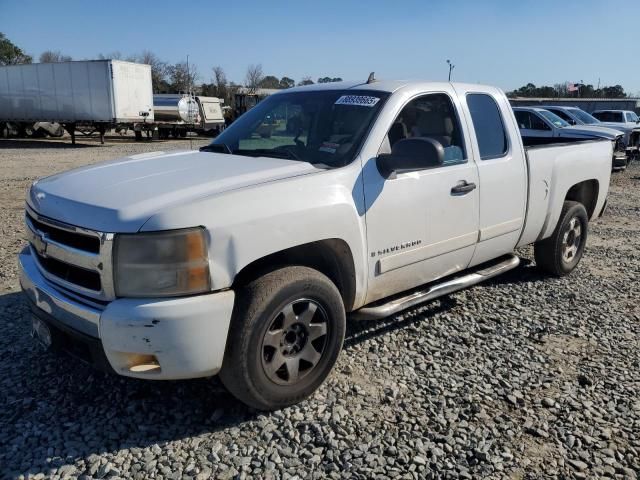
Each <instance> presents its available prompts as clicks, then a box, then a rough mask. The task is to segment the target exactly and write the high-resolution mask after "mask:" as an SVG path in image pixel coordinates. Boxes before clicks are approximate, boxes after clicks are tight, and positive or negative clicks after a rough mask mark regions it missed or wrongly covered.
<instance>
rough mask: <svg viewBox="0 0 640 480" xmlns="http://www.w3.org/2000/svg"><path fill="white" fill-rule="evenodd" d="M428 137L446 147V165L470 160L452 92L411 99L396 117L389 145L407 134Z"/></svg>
mask: <svg viewBox="0 0 640 480" xmlns="http://www.w3.org/2000/svg"><path fill="white" fill-rule="evenodd" d="M412 137H427V138H431V139H433V140H436V141H437V142H439V143H440V144H441V145H442V147H443V148H444V163H443V165H444V166H448V165H457V164H460V163H465V162H466V161H467V155H466V150H465V146H464V140H463V138H462V129H461V127H460V121H459V120H458V115H457V113H456V110H455V107H454V106H453V103H452V102H451V99H450V98H449V96H448V95H446V94H444V93H433V94H429V95H423V96H421V97H418V98H416V99H414V100H411V101H410V102H409V103H408V104H407V105H405V107H404V108H403V109H402V110H401V111H400V113H399V114H398V116H397V117H396V119H395V120H394V122H393V124H392V125H391V128H390V129H389V132H388V133H387V139H388V141H389V147H390V148H391V149H392V150H393V146H394V145H395V144H396V143H397V142H399V141H400V140H403V139H405V138H412Z"/></svg>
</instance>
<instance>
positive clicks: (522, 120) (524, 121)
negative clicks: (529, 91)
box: [514, 110, 531, 130]
mask: <svg viewBox="0 0 640 480" xmlns="http://www.w3.org/2000/svg"><path fill="white" fill-rule="evenodd" d="M514 114H515V116H516V121H517V122H518V128H519V129H520V130H529V129H530V128H531V115H529V112H523V111H522V110H516V111H515V112H514Z"/></svg>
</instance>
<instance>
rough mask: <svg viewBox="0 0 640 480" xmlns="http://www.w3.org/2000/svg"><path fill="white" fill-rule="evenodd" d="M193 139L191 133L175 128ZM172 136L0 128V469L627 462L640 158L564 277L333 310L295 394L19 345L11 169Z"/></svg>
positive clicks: (529, 275)
mask: <svg viewBox="0 0 640 480" xmlns="http://www.w3.org/2000/svg"><path fill="white" fill-rule="evenodd" d="M202 143H204V141H194V147H195V146H197V145H200V144H202ZM188 145H189V142H188V141H171V142H164V143H161V142H157V143H151V144H149V143H138V144H136V143H133V142H132V143H128V142H127V141H124V140H117V139H115V140H113V141H112V142H110V143H108V144H107V145H105V146H99V145H96V144H95V142H92V141H85V142H83V146H84V148H81V147H78V148H69V147H68V146H66V145H63V144H61V143H60V142H43V141H42V142H20V141H4V142H3V141H0V162H1V165H2V169H1V170H0V201H1V202H2V204H3V208H2V210H0V215H1V217H0V229H1V232H2V236H1V238H0V332H1V334H0V475H4V477H7V478H14V477H17V478H23V477H24V478H27V477H29V478H43V477H51V478H74V477H78V476H81V477H84V478H117V477H133V478H137V479H142V478H158V479H160V478H172V479H177V478H198V479H205V478H362V479H369V478H480V477H486V478H512V479H519V478H603V477H612V478H629V479H632V478H636V476H637V475H638V473H640V398H639V396H638V394H639V393H640V353H639V349H638V338H640V307H639V306H638V295H637V294H636V293H635V292H636V285H635V282H636V281H637V279H638V277H639V274H640V250H639V249H638V247H637V242H638V241H639V240H640V236H639V233H640V189H639V187H640V165H639V164H634V165H633V166H632V167H631V168H630V169H628V170H627V171H626V172H623V173H617V174H614V176H613V180H612V188H611V196H610V199H609V209H608V211H607V214H606V216H605V217H604V218H603V219H601V220H600V221H598V222H596V223H594V224H592V226H591V231H590V237H589V242H588V247H587V252H586V254H585V258H584V259H583V261H582V263H581V264H580V266H579V267H578V269H577V271H575V272H574V273H573V274H572V275H570V276H569V277H566V278H563V279H550V278H545V277H543V276H541V275H540V274H539V273H538V271H537V270H536V268H535V266H534V265H533V264H532V262H531V258H532V252H531V250H530V249H526V250H524V251H522V252H520V254H521V255H522V257H523V258H524V259H525V261H524V262H523V265H522V266H521V267H519V268H518V269H516V270H514V271H512V272H510V273H508V274H506V275H504V276H502V277H499V278H498V279H496V280H494V281H492V282H491V283H487V284H484V285H481V286H478V287H475V288H473V289H471V290H467V291H463V292H460V293H456V294H454V295H451V296H450V297H448V298H447V299H445V300H443V301H441V302H434V303H432V304H430V305H428V306H425V307H421V308H418V309H414V310H411V311H409V312H407V313H405V314H404V315H399V316H396V317H394V318H389V319H387V320H384V321H380V322H374V323H363V324H358V325H351V326H350V327H349V329H348V332H347V340H346V344H345V349H344V352H343V353H342V355H341V357H340V360H339V362H338V365H337V367H336V369H335V372H334V373H333V374H332V375H331V376H330V378H329V380H328V381H327V382H326V384H325V385H324V386H323V387H321V388H320V390H319V391H318V392H317V393H316V395H314V396H313V397H312V398H311V399H310V400H308V401H306V402H304V403H302V404H301V405H299V406H296V407H292V408H287V409H285V410H282V411H279V412H275V413H270V414H263V413H258V412H255V411H252V410H250V409H248V408H246V407H244V406H242V405H240V404H238V403H237V402H235V401H234V400H233V399H232V398H231V397H230V395H229V394H227V393H226V392H225V391H224V389H223V388H222V387H220V385H219V384H218V383H217V381H216V380H215V379H213V380H207V379H205V380H195V381H181V382H162V383H152V382H144V381H137V380H132V379H126V378H120V377H115V376H106V375H104V374H100V373H96V372H94V371H93V370H92V369H91V368H89V367H85V366H83V365H80V364H78V363H77V362H74V361H72V360H70V359H68V358H67V357H64V356H55V355H53V354H50V353H46V352H42V351H40V350H38V349H37V348H35V347H34V344H33V342H32V340H31V339H30V338H29V336H28V333H29V326H28V324H27V322H26V321H25V320H24V316H25V313H26V308H25V304H24V302H23V301H22V298H21V296H20V294H19V293H18V279H17V276H16V275H17V268H16V254H17V253H18V250H19V248H20V246H21V245H22V243H23V240H22V233H21V229H22V226H21V225H22V204H23V196H24V191H25V188H26V187H27V185H28V184H29V183H30V181H31V180H32V179H34V178H36V177H37V176H43V175H46V174H50V173H53V172H56V171H60V170H64V169H67V168H69V167H72V166H76V165H83V164H88V163H92V162H96V161H99V160H102V159H108V158H112V157H116V156H121V155H126V154H131V153H139V152H142V151H146V150H152V149H153V150H156V149H175V148H184V147H185V146H187V147H188Z"/></svg>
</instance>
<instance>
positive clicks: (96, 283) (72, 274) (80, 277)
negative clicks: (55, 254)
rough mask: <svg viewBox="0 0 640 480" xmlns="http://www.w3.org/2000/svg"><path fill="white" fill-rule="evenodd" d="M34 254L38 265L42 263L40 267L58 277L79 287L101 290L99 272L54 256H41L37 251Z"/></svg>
mask: <svg viewBox="0 0 640 480" xmlns="http://www.w3.org/2000/svg"><path fill="white" fill-rule="evenodd" d="M35 254H36V257H38V261H39V262H40V265H42V268H44V269H45V270H46V271H47V272H49V273H50V274H52V275H55V276H56V277H58V278H59V279H61V280H64V281H65V282H69V283H73V284H74V285H80V286H81V287H83V288H88V289H89V290H95V291H96V292H99V291H100V290H101V288H102V285H101V282H100V274H99V273H97V272H92V271H90V270H85V269H84V268H80V267H75V266H73V265H70V264H68V263H64V262H61V261H60V260H56V259H55V258H47V257H43V256H42V255H40V254H39V253H38V252H35Z"/></svg>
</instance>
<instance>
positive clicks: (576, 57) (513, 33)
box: [0, 0, 640, 95]
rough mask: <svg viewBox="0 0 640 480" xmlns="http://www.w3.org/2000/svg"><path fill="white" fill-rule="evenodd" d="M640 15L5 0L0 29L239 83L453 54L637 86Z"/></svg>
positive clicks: (630, 9) (406, 1)
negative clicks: (251, 70)
mask: <svg viewBox="0 0 640 480" xmlns="http://www.w3.org/2000/svg"><path fill="white" fill-rule="evenodd" d="M639 19H640V2H639V0H607V1H599V0H564V1H560V0H535V1H529V0H477V1H471V0H468V1H465V0H448V1H447V0H403V1H398V0H395V1H392V0H386V1H383V0H368V1H366V2H365V1H349V0H321V1H315V2H305V1H301V0H298V1H296V2H293V1H290V2H284V1H279V0H271V1H269V2H265V1H262V2H258V1H252V0H243V1H240V2H238V1H226V2H224V1H214V0H210V1H187V0H184V1H178V2H176V1H175V0H172V1H165V0H153V1H151V2H138V1H131V0H130V1H120V0H107V1H106V2H99V3H95V2H88V1H86V0H85V1H75V0H63V1H60V2H52V1H50V0H47V1H33V0H0V32H3V33H5V34H6V35H7V37H8V38H9V39H10V40H11V41H12V42H14V43H15V44H16V45H18V46H19V47H21V48H22V49H23V50H25V51H26V52H27V53H29V54H31V55H33V56H34V59H37V57H38V56H39V55H40V53H41V52H42V51H44V50H49V49H50V50H59V51H61V52H62V53H64V54H66V55H71V56H72V57H73V58H74V59H91V58H96V57H97V55H98V54H100V53H102V54H108V53H111V52H116V51H118V52H120V53H122V54H123V55H124V56H127V55H130V54H135V53H139V52H141V51H142V50H151V51H153V52H154V53H156V54H157V55H158V56H159V57H160V58H161V59H163V60H164V61H167V62H169V63H176V62H180V61H184V60H185V59H186V56H187V55H189V60H190V62H191V63H192V64H195V65H196V66H197V69H198V73H199V82H207V83H208V82H210V81H211V76H212V67H213V66H215V65H220V66H222V67H223V68H224V70H225V71H226V73H227V77H228V78H229V79H230V80H233V81H235V82H237V83H242V82H243V81H244V78H245V73H246V70H247V66H248V65H249V64H261V65H262V67H263V71H264V73H265V74H266V75H275V76H277V77H282V76H284V75H286V76H288V77H291V78H293V79H294V80H296V81H299V80H300V79H301V78H302V77H305V76H310V77H311V78H312V79H314V80H316V79H317V78H318V77H324V76H329V77H341V78H343V79H345V80H358V79H363V80H366V78H367V76H368V74H369V72H371V71H375V72H376V77H377V78H386V79H424V80H443V79H446V78H447V74H448V66H447V64H446V60H447V59H451V61H452V63H453V64H454V65H455V68H454V70H453V80H456V81H465V82H472V83H485V84H491V85H496V86H498V87H500V88H503V89H505V90H512V89H514V88H518V87H520V86H522V85H524V84H526V83H529V82H531V83H534V84H536V85H553V84H556V83H563V82H566V81H569V82H580V81H583V82H585V83H591V84H593V85H594V86H597V85H598V81H600V83H601V85H615V84H620V85H622V86H623V87H624V88H625V90H626V91H627V92H628V93H631V94H638V95H640V61H639V60H640V55H638V47H639V46H640V27H639V25H640V23H639ZM199 82H198V83H199Z"/></svg>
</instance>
